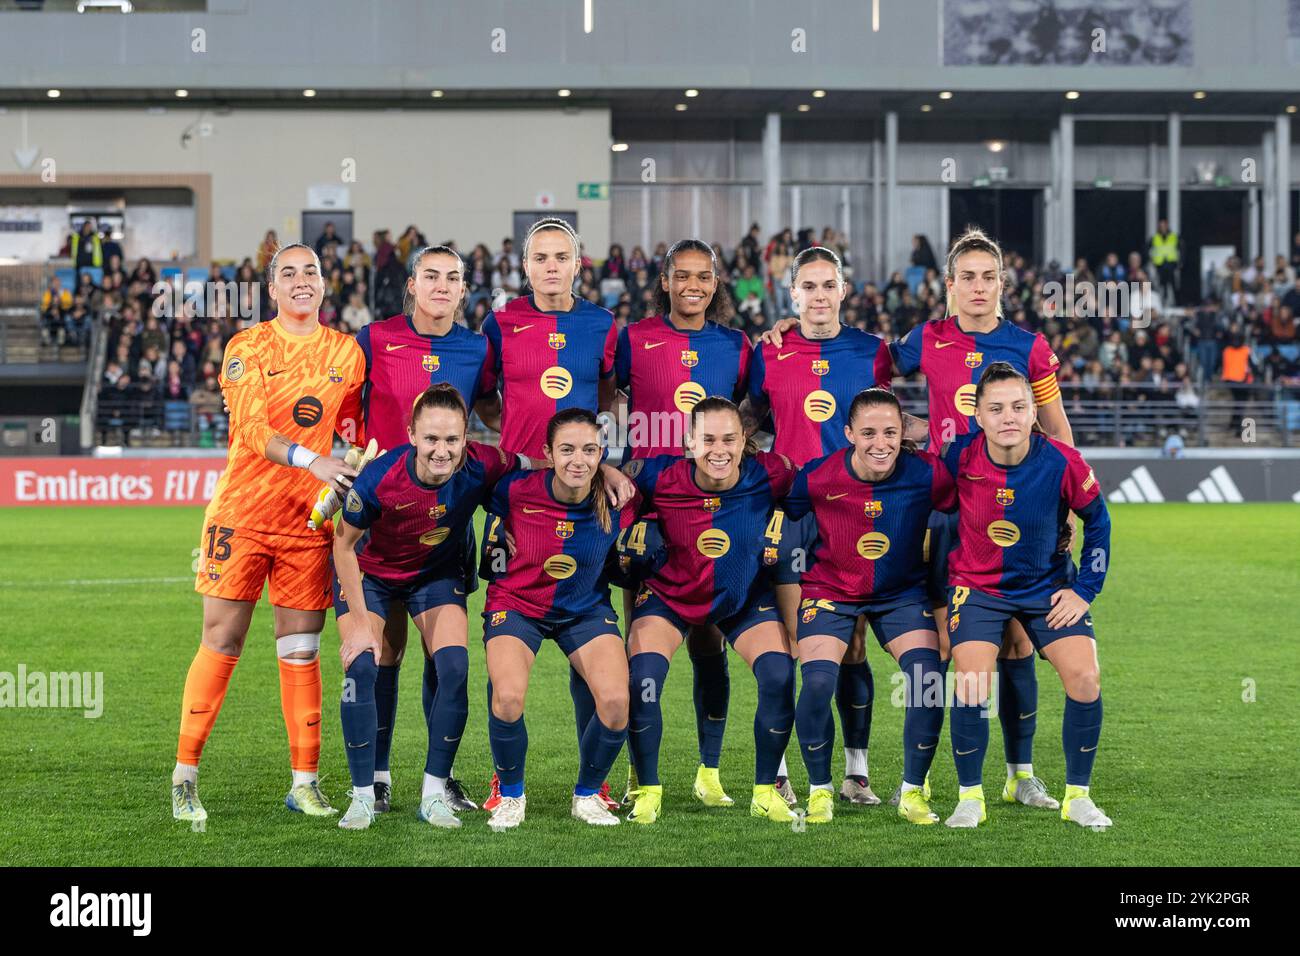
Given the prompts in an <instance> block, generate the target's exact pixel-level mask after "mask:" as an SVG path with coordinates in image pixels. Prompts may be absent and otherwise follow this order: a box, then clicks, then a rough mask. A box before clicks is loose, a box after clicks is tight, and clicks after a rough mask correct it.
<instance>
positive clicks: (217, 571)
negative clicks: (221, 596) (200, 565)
mask: <svg viewBox="0 0 1300 956" xmlns="http://www.w3.org/2000/svg"><path fill="white" fill-rule="evenodd" d="M220 578H221V568H219V567H217V566H216V565H215V564H213V563H212V562H211V561H209V562H208V580H209V581H217V580H220Z"/></svg>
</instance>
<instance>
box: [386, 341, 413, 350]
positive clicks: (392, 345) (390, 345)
mask: <svg viewBox="0 0 1300 956" xmlns="http://www.w3.org/2000/svg"><path fill="white" fill-rule="evenodd" d="M407 344H409V343H407ZM404 348H406V345H405V344H403V345H394V344H393V343H392V342H389V343H388V344H387V345H385V346H384V351H385V352H396V351H397V350H398V349H404Z"/></svg>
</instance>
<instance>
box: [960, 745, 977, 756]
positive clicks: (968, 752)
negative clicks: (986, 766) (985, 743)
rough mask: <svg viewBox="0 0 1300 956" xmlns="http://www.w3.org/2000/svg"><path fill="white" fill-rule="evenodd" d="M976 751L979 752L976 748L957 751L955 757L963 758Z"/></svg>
mask: <svg viewBox="0 0 1300 956" xmlns="http://www.w3.org/2000/svg"><path fill="white" fill-rule="evenodd" d="M977 750H979V748H978V747H972V748H971V749H970V750H958V751H957V756H958V757H964V756H966V755H967V754H973V753H974V752H975V751H977Z"/></svg>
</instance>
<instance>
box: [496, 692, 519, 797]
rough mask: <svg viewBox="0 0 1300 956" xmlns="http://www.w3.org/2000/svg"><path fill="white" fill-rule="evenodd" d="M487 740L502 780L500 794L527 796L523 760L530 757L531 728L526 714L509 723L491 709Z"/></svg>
mask: <svg viewBox="0 0 1300 956" xmlns="http://www.w3.org/2000/svg"><path fill="white" fill-rule="evenodd" d="M488 743H489V744H490V745H491V747H492V763H493V764H494V765H495V766H496V771H497V777H498V778H499V779H500V783H501V796H503V797H522V796H523V795H524V761H525V760H526V759H527V757H528V728H527V727H525V726H524V717H523V715H522V714H520V715H519V719H518V720H516V721H514V722H510V721H505V720H502V719H501V718H500V717H498V716H497V715H496V714H494V713H492V710H491V708H490V707H489V709H488Z"/></svg>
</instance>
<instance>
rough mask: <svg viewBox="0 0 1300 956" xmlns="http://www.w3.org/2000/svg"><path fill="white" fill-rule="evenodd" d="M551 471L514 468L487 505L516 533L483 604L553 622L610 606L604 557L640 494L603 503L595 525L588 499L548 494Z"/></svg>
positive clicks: (552, 477) (632, 516)
mask: <svg viewBox="0 0 1300 956" xmlns="http://www.w3.org/2000/svg"><path fill="white" fill-rule="evenodd" d="M554 480H555V472H554V471H552V470H551V469H549V468H548V469H546V470H544V471H531V472H519V473H517V474H513V475H510V476H508V477H506V478H505V479H504V480H503V481H501V482H500V483H498V484H497V486H496V488H495V490H494V491H493V492H492V495H491V498H490V499H489V501H488V504H487V510H488V511H490V512H491V513H492V514H496V515H500V516H501V517H502V519H503V520H504V522H505V529H506V530H507V531H508V532H510V534H511V535H512V536H513V537H514V539H515V549H516V550H515V554H514V556H513V557H512V558H510V559H509V561H508V563H507V564H506V570H505V573H503V574H501V575H500V576H499V577H497V578H496V579H495V580H494V581H492V583H491V584H489V585H488V590H487V599H486V600H485V602H484V605H483V606H484V608H485V609H486V610H488V611H518V612H519V613H520V614H523V615H526V616H527V617H531V618H537V619H540V620H542V621H547V622H555V621H560V620H563V619H565V618H568V617H573V616H576V615H580V614H584V613H586V612H587V611H590V610H592V609H593V608H596V607H601V606H605V605H609V573H608V571H609V569H608V568H607V565H606V562H607V560H608V559H609V557H610V553H611V550H612V549H613V547H614V543H615V542H616V541H617V540H618V536H619V533H620V532H622V531H623V530H624V529H625V528H627V527H628V526H630V525H631V524H632V523H633V522H634V521H635V520H636V514H637V505H638V504H639V499H637V498H634V499H633V500H632V501H631V502H629V503H628V504H627V505H626V506H625V507H623V508H622V509H620V510H618V511H615V510H613V509H610V527H609V530H608V531H603V530H601V527H600V522H599V521H598V520H597V518H596V513H595V511H594V509H593V508H592V504H591V501H590V499H588V500H587V501H586V502H583V503H582V504H565V503H563V502H560V501H557V500H556V498H555V495H554V494H553V493H552V490H551V489H552V485H553V482H554Z"/></svg>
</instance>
